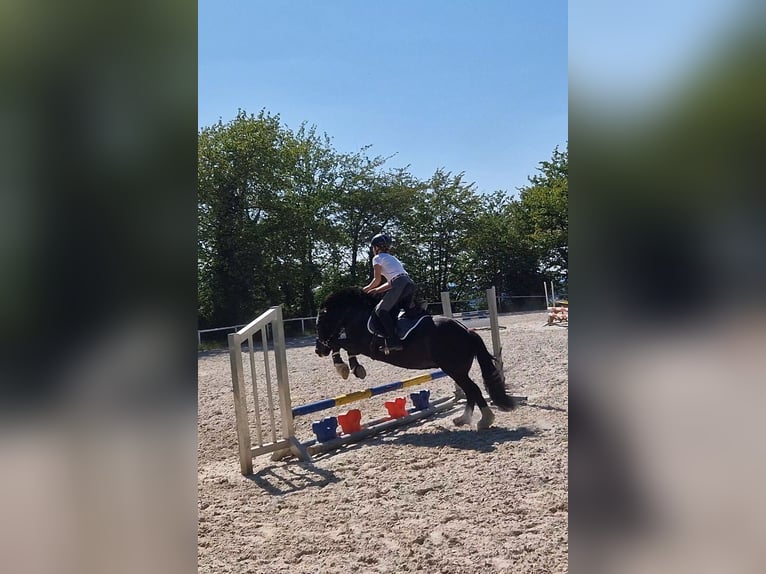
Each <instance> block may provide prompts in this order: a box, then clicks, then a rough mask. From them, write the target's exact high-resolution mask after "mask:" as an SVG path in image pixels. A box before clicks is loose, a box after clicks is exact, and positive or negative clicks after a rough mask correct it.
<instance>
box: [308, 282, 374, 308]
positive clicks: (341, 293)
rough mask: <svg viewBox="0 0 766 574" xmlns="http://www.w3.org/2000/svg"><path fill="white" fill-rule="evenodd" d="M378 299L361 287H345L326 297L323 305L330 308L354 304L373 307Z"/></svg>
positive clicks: (346, 306)
mask: <svg viewBox="0 0 766 574" xmlns="http://www.w3.org/2000/svg"><path fill="white" fill-rule="evenodd" d="M376 302H377V299H376V298H375V297H374V296H372V295H369V294H367V293H365V292H364V291H362V290H361V289H360V288H359V287H343V288H342V289H338V290H337V291H335V292H334V293H330V294H329V295H328V296H327V297H325V300H324V302H323V303H322V307H323V308H325V309H327V310H330V309H337V308H341V309H343V308H348V307H350V306H352V305H364V306H366V307H373V306H374V305H375V303H376Z"/></svg>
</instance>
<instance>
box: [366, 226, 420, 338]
mask: <svg viewBox="0 0 766 574" xmlns="http://www.w3.org/2000/svg"><path fill="white" fill-rule="evenodd" d="M370 246H371V248H372V251H373V253H374V257H373V258H372V267H373V272H374V276H373V278H372V280H371V281H370V282H369V283H368V284H367V285H365V286H364V287H362V290H363V291H364V292H365V293H373V294H377V293H384V295H383V299H381V300H380V303H378V304H377V306H376V307H375V315H377V317H378V319H379V320H380V324H381V325H382V326H383V330H384V331H385V335H386V341H385V344H384V346H383V347H381V350H383V349H385V348H386V347H388V350H389V351H401V350H402V349H403V348H404V346H403V345H402V341H401V339H400V338H399V336H398V335H397V334H396V323H395V321H394V318H393V317H392V316H391V311H393V310H398V309H399V307H400V306H401V304H402V303H404V302H405V301H406V300H407V299H408V298H409V297H411V296H412V294H413V293H414V292H415V283H414V282H413V281H412V279H410V276H409V275H407V272H406V271H405V270H404V266H403V265H402V262H401V261H399V260H398V259H397V258H396V257H394V256H393V255H391V254H390V253H389V252H388V250H389V249H390V248H391V238H390V237H389V236H388V235H386V234H385V233H378V234H377V235H376V236H375V237H373V238H372V240H371V241H370ZM384 277H385V279H386V281H387V282H386V283H384V284H383V285H380V284H381V282H382V281H383V278H384ZM379 285H380V286H379Z"/></svg>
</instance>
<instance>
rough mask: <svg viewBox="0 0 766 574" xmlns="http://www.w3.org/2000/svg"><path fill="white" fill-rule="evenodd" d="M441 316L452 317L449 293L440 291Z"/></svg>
mask: <svg viewBox="0 0 766 574" xmlns="http://www.w3.org/2000/svg"><path fill="white" fill-rule="evenodd" d="M442 315H444V316H445V317H452V303H450V300H449V291H442Z"/></svg>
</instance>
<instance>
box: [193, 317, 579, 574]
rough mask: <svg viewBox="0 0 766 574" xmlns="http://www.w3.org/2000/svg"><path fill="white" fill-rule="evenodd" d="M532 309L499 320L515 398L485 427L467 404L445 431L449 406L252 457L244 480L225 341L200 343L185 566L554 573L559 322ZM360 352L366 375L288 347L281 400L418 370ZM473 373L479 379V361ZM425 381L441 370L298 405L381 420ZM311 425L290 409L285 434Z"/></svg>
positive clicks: (563, 412)
mask: <svg viewBox="0 0 766 574" xmlns="http://www.w3.org/2000/svg"><path fill="white" fill-rule="evenodd" d="M546 320H547V314H546V313H545V312H540V313H529V314H516V315H507V316H503V317H501V318H500V324H501V325H502V326H503V327H504V328H503V329H501V341H502V345H503V360H504V363H505V373H506V381H507V384H508V387H509V390H510V392H511V394H514V395H526V396H528V397H529V399H528V404H527V405H524V406H521V407H519V408H517V409H516V410H514V411H512V412H510V413H503V412H496V413H495V415H496V420H495V424H494V426H493V428H491V429H489V430H486V431H481V432H477V431H476V430H475V422H476V420H477V419H478V411H477V413H476V414H475V419H474V425H473V428H470V429H468V428H467V427H456V426H454V425H453V424H452V421H451V419H452V418H453V417H455V416H457V415H458V414H460V412H462V408H460V407H458V409H457V410H454V411H449V412H447V413H442V414H440V415H437V416H436V417H435V418H432V419H426V420H425V421H421V422H419V423H416V424H415V425H413V426H408V427H404V428H400V429H397V430H395V431H393V432H391V433H390V434H385V435H380V436H377V437H373V438H370V439H368V440H366V441H364V442H362V443H359V444H356V445H350V446H348V447H346V448H344V449H343V450H340V451H336V452H334V453H329V454H326V455H319V456H318V457H317V458H316V460H315V461H314V463H312V464H309V463H302V462H298V461H296V460H294V459H292V460H287V461H283V462H272V461H271V459H270V458H269V457H268V456H264V457H260V458H257V459H255V461H254V474H253V475H252V476H249V477H243V476H242V475H241V474H240V471H239V461H238V458H237V437H236V433H235V427H234V405H233V399H232V391H231V374H230V366H229V356H228V352H226V351H221V352H207V353H200V355H199V465H198V469H199V474H198V499H199V532H198V543H199V547H198V548H199V549H198V559H199V572H203V573H223V572H236V573H246V572H257V573H260V572H263V573H266V572H268V573H272V572H289V573H303V572H306V573H311V574H316V573H318V572H319V573H334V572H358V573H368V572H369V573H378V572H392V573H393V572H396V573H401V572H425V573H429V574H430V573H434V572H439V573H456V574H457V573H466V574H468V573H474V572H482V573H484V572H509V573H510V572H514V573H516V574H519V573H533V572H535V573H538V572H539V573H553V572H557V573H558V572H567V571H568V561H567V549H568V532H567V519H568V502H567V443H568V439H567V406H568V402H567V328H565V327H560V326H551V327H546V326H544V325H545V322H546ZM479 333H480V334H481V335H482V337H483V338H484V340H485V341H486V342H487V346H488V348H489V349H490V350H491V339H490V334H489V331H487V330H480V331H479ZM344 357H345V355H344ZM362 359H363V360H362V364H363V365H364V366H365V367H366V369H367V372H368V375H367V378H366V379H365V380H364V381H360V380H358V379H355V378H354V377H353V376H351V377H350V378H349V379H348V380H347V381H344V380H342V379H341V378H340V377H339V376H338V375H337V374H336V373H335V369H334V368H333V366H332V362H331V359H330V358H329V357H324V358H320V357H318V356H317V355H316V354H315V353H314V347H313V342H312V340H308V339H306V340H303V341H293V342H291V344H290V348H289V349H288V350H287V361H288V367H289V376H290V386H291V393H292V401H293V406H297V405H300V404H304V403H308V402H312V401H314V400H318V399H321V398H327V397H333V396H337V395H339V394H343V393H347V392H351V391H355V390H361V389H364V388H367V387H370V386H377V385H380V384H384V383H388V382H391V381H396V380H401V379H404V378H408V377H412V376H414V375H417V374H420V373H421V371H407V370H404V369H399V368H396V367H392V366H389V365H386V364H384V363H379V362H373V361H372V360H370V359H368V358H366V357H362ZM472 378H473V379H474V380H475V381H476V382H477V383H479V384H480V386H481V383H480V381H481V375H480V372H479V369H478V365H477V364H474V367H473V370H472ZM423 388H428V389H430V390H431V397H432V398H437V397H441V396H446V395H450V394H451V393H452V391H453V385H452V383H451V380H450V379H447V378H442V379H438V380H436V381H432V382H430V383H427V384H425V385H423V386H421V387H414V388H413V389H407V390H405V391H396V392H394V393H390V394H388V395H384V396H382V397H375V398H373V399H369V400H367V401H362V402H358V403H355V404H354V405H352V406H351V407H350V406H346V407H345V408H343V407H342V408H339V409H337V410H330V411H326V412H325V413H317V414H316V415H312V416H313V418H314V419H316V418H320V417H319V415H320V414H321V416H330V415H335V414H339V413H343V412H345V411H346V410H348V409H349V408H352V407H357V408H360V409H362V421H363V422H364V421H366V420H371V419H375V418H380V417H382V416H385V410H384V408H383V405H382V403H383V402H384V401H385V400H391V399H392V398H394V397H396V396H404V395H405V394H406V393H409V392H411V391H416V390H420V389H423ZM485 396H486V392H485ZM312 416H310V417H306V418H312ZM310 422H311V421H310V420H306V421H303V419H302V418H299V419H297V424H296V430H297V436H298V437H299V438H301V439H308V438H311V437H312V436H313V435H312V434H311V433H310V431H309V430H308V425H309V424H310Z"/></svg>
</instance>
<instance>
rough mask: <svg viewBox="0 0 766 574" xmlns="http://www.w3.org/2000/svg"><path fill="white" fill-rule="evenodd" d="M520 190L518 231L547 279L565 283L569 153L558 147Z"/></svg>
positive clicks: (567, 247)
mask: <svg viewBox="0 0 766 574" xmlns="http://www.w3.org/2000/svg"><path fill="white" fill-rule="evenodd" d="M538 171H539V174H536V175H533V176H531V177H530V178H529V182H530V185H528V186H525V187H523V188H521V189H520V190H519V192H520V193H519V204H518V224H519V231H520V232H521V233H522V234H523V235H524V236H525V237H526V238H527V241H528V242H529V246H530V247H531V249H532V250H533V252H534V253H535V254H536V256H537V258H538V259H539V262H540V268H541V271H543V272H544V273H546V275H547V276H550V277H555V278H556V279H558V280H559V281H561V282H565V281H566V275H567V269H568V266H569V153H568V151H567V150H565V151H563V152H562V151H559V149H558V147H556V148H555V149H554V151H553V155H552V157H551V160H550V161H543V162H540V167H539V168H538Z"/></svg>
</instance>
